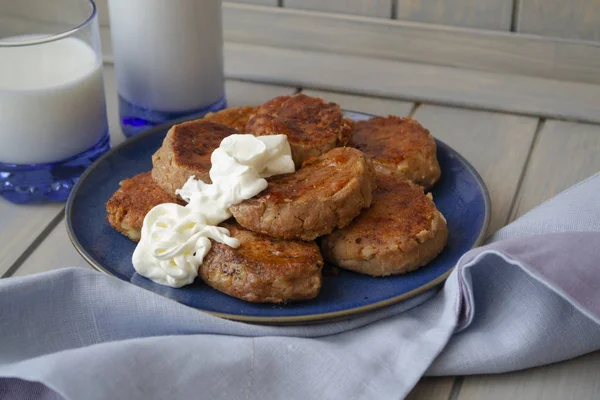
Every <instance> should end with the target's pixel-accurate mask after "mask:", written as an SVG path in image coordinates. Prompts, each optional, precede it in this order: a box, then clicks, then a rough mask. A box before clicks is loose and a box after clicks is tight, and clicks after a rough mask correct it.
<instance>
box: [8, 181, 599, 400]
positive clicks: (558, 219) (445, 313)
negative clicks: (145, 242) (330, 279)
mask: <svg viewBox="0 0 600 400" xmlns="http://www.w3.org/2000/svg"><path fill="white" fill-rule="evenodd" d="M599 194H600V175H596V176H594V177H592V178H590V179H588V180H587V181H585V182H583V183H581V184H579V185H577V186H575V187H573V188H571V189H569V190H568V191H566V192H563V193H562V194H561V195H559V196H557V197H555V198H554V199H552V200H550V201H549V202H547V203H545V204H543V205H542V206H540V207H539V208H537V209H535V210H533V211H532V212H530V213H528V214H527V215H525V216H524V217H522V218H520V219H519V220H518V221H516V222H515V223H513V224H511V225H509V226H508V227H506V228H504V229H502V230H501V231H500V232H498V233H497V234H496V235H495V236H494V237H493V238H492V239H491V242H490V243H489V244H488V245H487V246H485V247H482V248H479V249H475V250H473V251H471V252H469V253H467V254H466V255H464V256H463V258H462V259H461V261H460V262H459V266H458V268H457V269H456V270H455V271H454V272H453V273H452V274H451V276H450V277H449V278H448V280H447V282H446V284H445V285H444V287H443V289H442V290H440V291H439V292H436V291H429V292H427V293H424V294H422V295H420V296H418V297H415V298H413V299H410V300H408V301H406V302H403V303H400V304H397V305H394V306H392V307H389V308H387V309H384V310H380V311H377V312H375V313H371V314H368V315H365V316H361V317H359V318H356V319H352V320H349V321H342V322H331V323H326V324H321V325H312V326H303V327H266V326H257V325H250V324H243V323H238V322H232V321H226V320H222V319H219V318H215V317H212V316H210V315H207V314H203V313H200V312H198V311H196V310H192V309H190V308H187V307H185V306H182V305H180V304H177V303H174V302H172V301H170V300H168V299H165V298H162V297H160V296H158V295H155V294H153V293H150V292H147V291H144V290H142V289H140V288H138V287H136V286H133V285H130V284H128V283H125V282H121V281H119V280H117V279H116V278H111V277H108V276H105V275H102V274H100V273H96V272H91V271H87V270H83V269H65V270H58V271H54V272H49V273H45V274H40V275H36V276H29V277H23V278H12V279H7V280H3V281H0V329H1V331H0V398H2V399H4V398H7V399H9V398H19V399H21V398H40V397H42V398H48V399H50V398H59V395H60V396H63V397H65V398H68V399H121V398H123V399H125V398H126V399H149V398H161V399H162V398H207V399H238V398H242V399H261V400H263V399H264V400H267V399H317V398H318V399H330V398H331V399H338V398H339V399H398V398H402V397H404V396H405V395H406V394H407V393H408V392H409V391H410V390H411V388H412V387H413V386H414V385H415V383H416V382H417V381H418V380H419V378H420V377H421V376H422V375H424V374H429V375H444V374H447V375H455V374H476V373H493V372H502V371H510V370H517V369H522V368H527V367H532V366H536V365H541V364H546V363H550V362H555V361H559V360H564V359H567V358H571V357H574V356H578V355H580V354H584V353H586V352H591V351H594V350H596V349H599V348H600V290H599V289H600V265H599V264H600V263H599V261H598V260H600V203H599V202H598V195H599ZM532 235H533V236H532ZM515 238H517V239H515ZM2 377H3V378H2ZM36 382H39V383H41V384H39V383H36Z"/></svg>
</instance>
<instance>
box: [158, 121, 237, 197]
mask: <svg viewBox="0 0 600 400" xmlns="http://www.w3.org/2000/svg"><path fill="white" fill-rule="evenodd" d="M239 133H240V132H238V131H237V130H236V129H234V128H231V127H229V126H226V125H223V124H218V123H215V122H211V121H205V120H201V119H200V120H196V121H189V122H184V123H182V124H178V125H174V126H173V127H172V128H171V129H170V130H169V132H167V136H165V139H164V141H163V144H162V147H161V148H160V149H158V150H157V151H156V153H154V155H153V156H152V165H153V168H152V178H153V179H154V180H155V181H156V183H157V184H158V185H159V186H160V187H162V188H163V189H164V190H165V191H166V192H167V193H168V194H169V195H171V196H173V197H175V196H176V194H175V191H176V190H177V189H181V188H182V187H183V185H184V184H185V182H187V180H188V179H189V178H190V177H191V176H195V177H196V179H198V180H201V181H203V182H205V183H211V181H210V176H209V172H210V167H211V162H210V156H211V154H212V152H213V151H214V150H215V149H216V148H218V147H219V145H220V144H221V141H222V140H223V139H225V138H226V137H227V136H229V135H233V134H239Z"/></svg>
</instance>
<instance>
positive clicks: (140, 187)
mask: <svg viewBox="0 0 600 400" xmlns="http://www.w3.org/2000/svg"><path fill="white" fill-rule="evenodd" d="M120 185H121V187H120V188H119V189H118V190H117V191H116V192H115V193H114V194H113V195H112V197H111V198H110V199H109V200H108V202H107V203H106V211H107V212H108V215H107V219H108V222H109V223H110V224H111V225H112V227H113V228H115V229H116V230H117V231H119V232H121V233H122V234H123V235H125V236H127V237H128V238H130V239H131V240H133V241H136V242H137V241H139V240H140V237H141V231H142V225H143V223H144V217H145V216H146V214H147V213H148V212H149V211H150V210H151V209H152V208H154V207H155V206H157V205H159V204H163V203H178V204H181V205H184V204H185V203H184V202H183V201H182V200H177V199H176V198H174V197H173V196H171V195H169V194H168V193H167V192H165V190H164V189H163V188H161V187H160V186H158V185H157V184H156V183H155V182H154V180H153V179H152V175H151V174H150V172H143V173H141V174H138V175H136V176H134V177H133V178H128V179H125V180H123V181H121V183H120Z"/></svg>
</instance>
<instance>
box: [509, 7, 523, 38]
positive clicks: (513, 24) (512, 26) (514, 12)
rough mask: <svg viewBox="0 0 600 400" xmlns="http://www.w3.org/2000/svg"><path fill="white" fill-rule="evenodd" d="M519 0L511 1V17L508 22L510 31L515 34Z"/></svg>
mask: <svg viewBox="0 0 600 400" xmlns="http://www.w3.org/2000/svg"><path fill="white" fill-rule="evenodd" d="M520 5H521V0H513V2H512V17H511V20H510V31H511V32H517V23H518V21H519V7H520Z"/></svg>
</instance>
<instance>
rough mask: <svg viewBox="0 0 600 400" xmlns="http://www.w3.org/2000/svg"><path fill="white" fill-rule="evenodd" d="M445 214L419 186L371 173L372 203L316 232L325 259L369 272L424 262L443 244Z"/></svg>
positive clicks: (385, 271)
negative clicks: (327, 230) (373, 181)
mask: <svg viewBox="0 0 600 400" xmlns="http://www.w3.org/2000/svg"><path fill="white" fill-rule="evenodd" d="M447 239H448V228H447V227H446V220H445V219H444V217H443V215H442V214H441V213H440V212H439V211H438V209H437V208H436V207H435V204H434V203H433V200H432V198H431V195H430V194H429V195H425V194H424V192H423V188H422V187H421V186H418V185H416V184H414V183H412V182H410V181H407V180H405V179H402V178H399V177H397V176H394V175H385V174H377V189H375V191H374V192H373V205H372V206H371V207H370V208H369V209H367V210H365V211H363V213H361V215H360V216H359V217H357V218H356V219H354V220H353V221H352V222H351V223H350V224H349V225H348V226H346V227H345V228H343V229H338V230H336V231H334V232H333V233H332V234H331V235H327V236H324V237H322V238H320V246H321V252H322V254H323V258H324V259H325V261H327V262H329V263H332V264H334V265H337V266H339V267H342V268H345V269H348V270H351V271H355V272H360V273H363V274H367V275H372V276H387V275H395V274H403V273H406V272H409V271H412V270H415V269H417V268H419V267H422V266H424V265H426V264H427V263H428V262H430V261H431V260H433V259H434V258H435V257H436V256H437V255H438V254H439V253H440V252H441V251H442V250H443V248H444V247H445V246H446V242H447Z"/></svg>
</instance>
